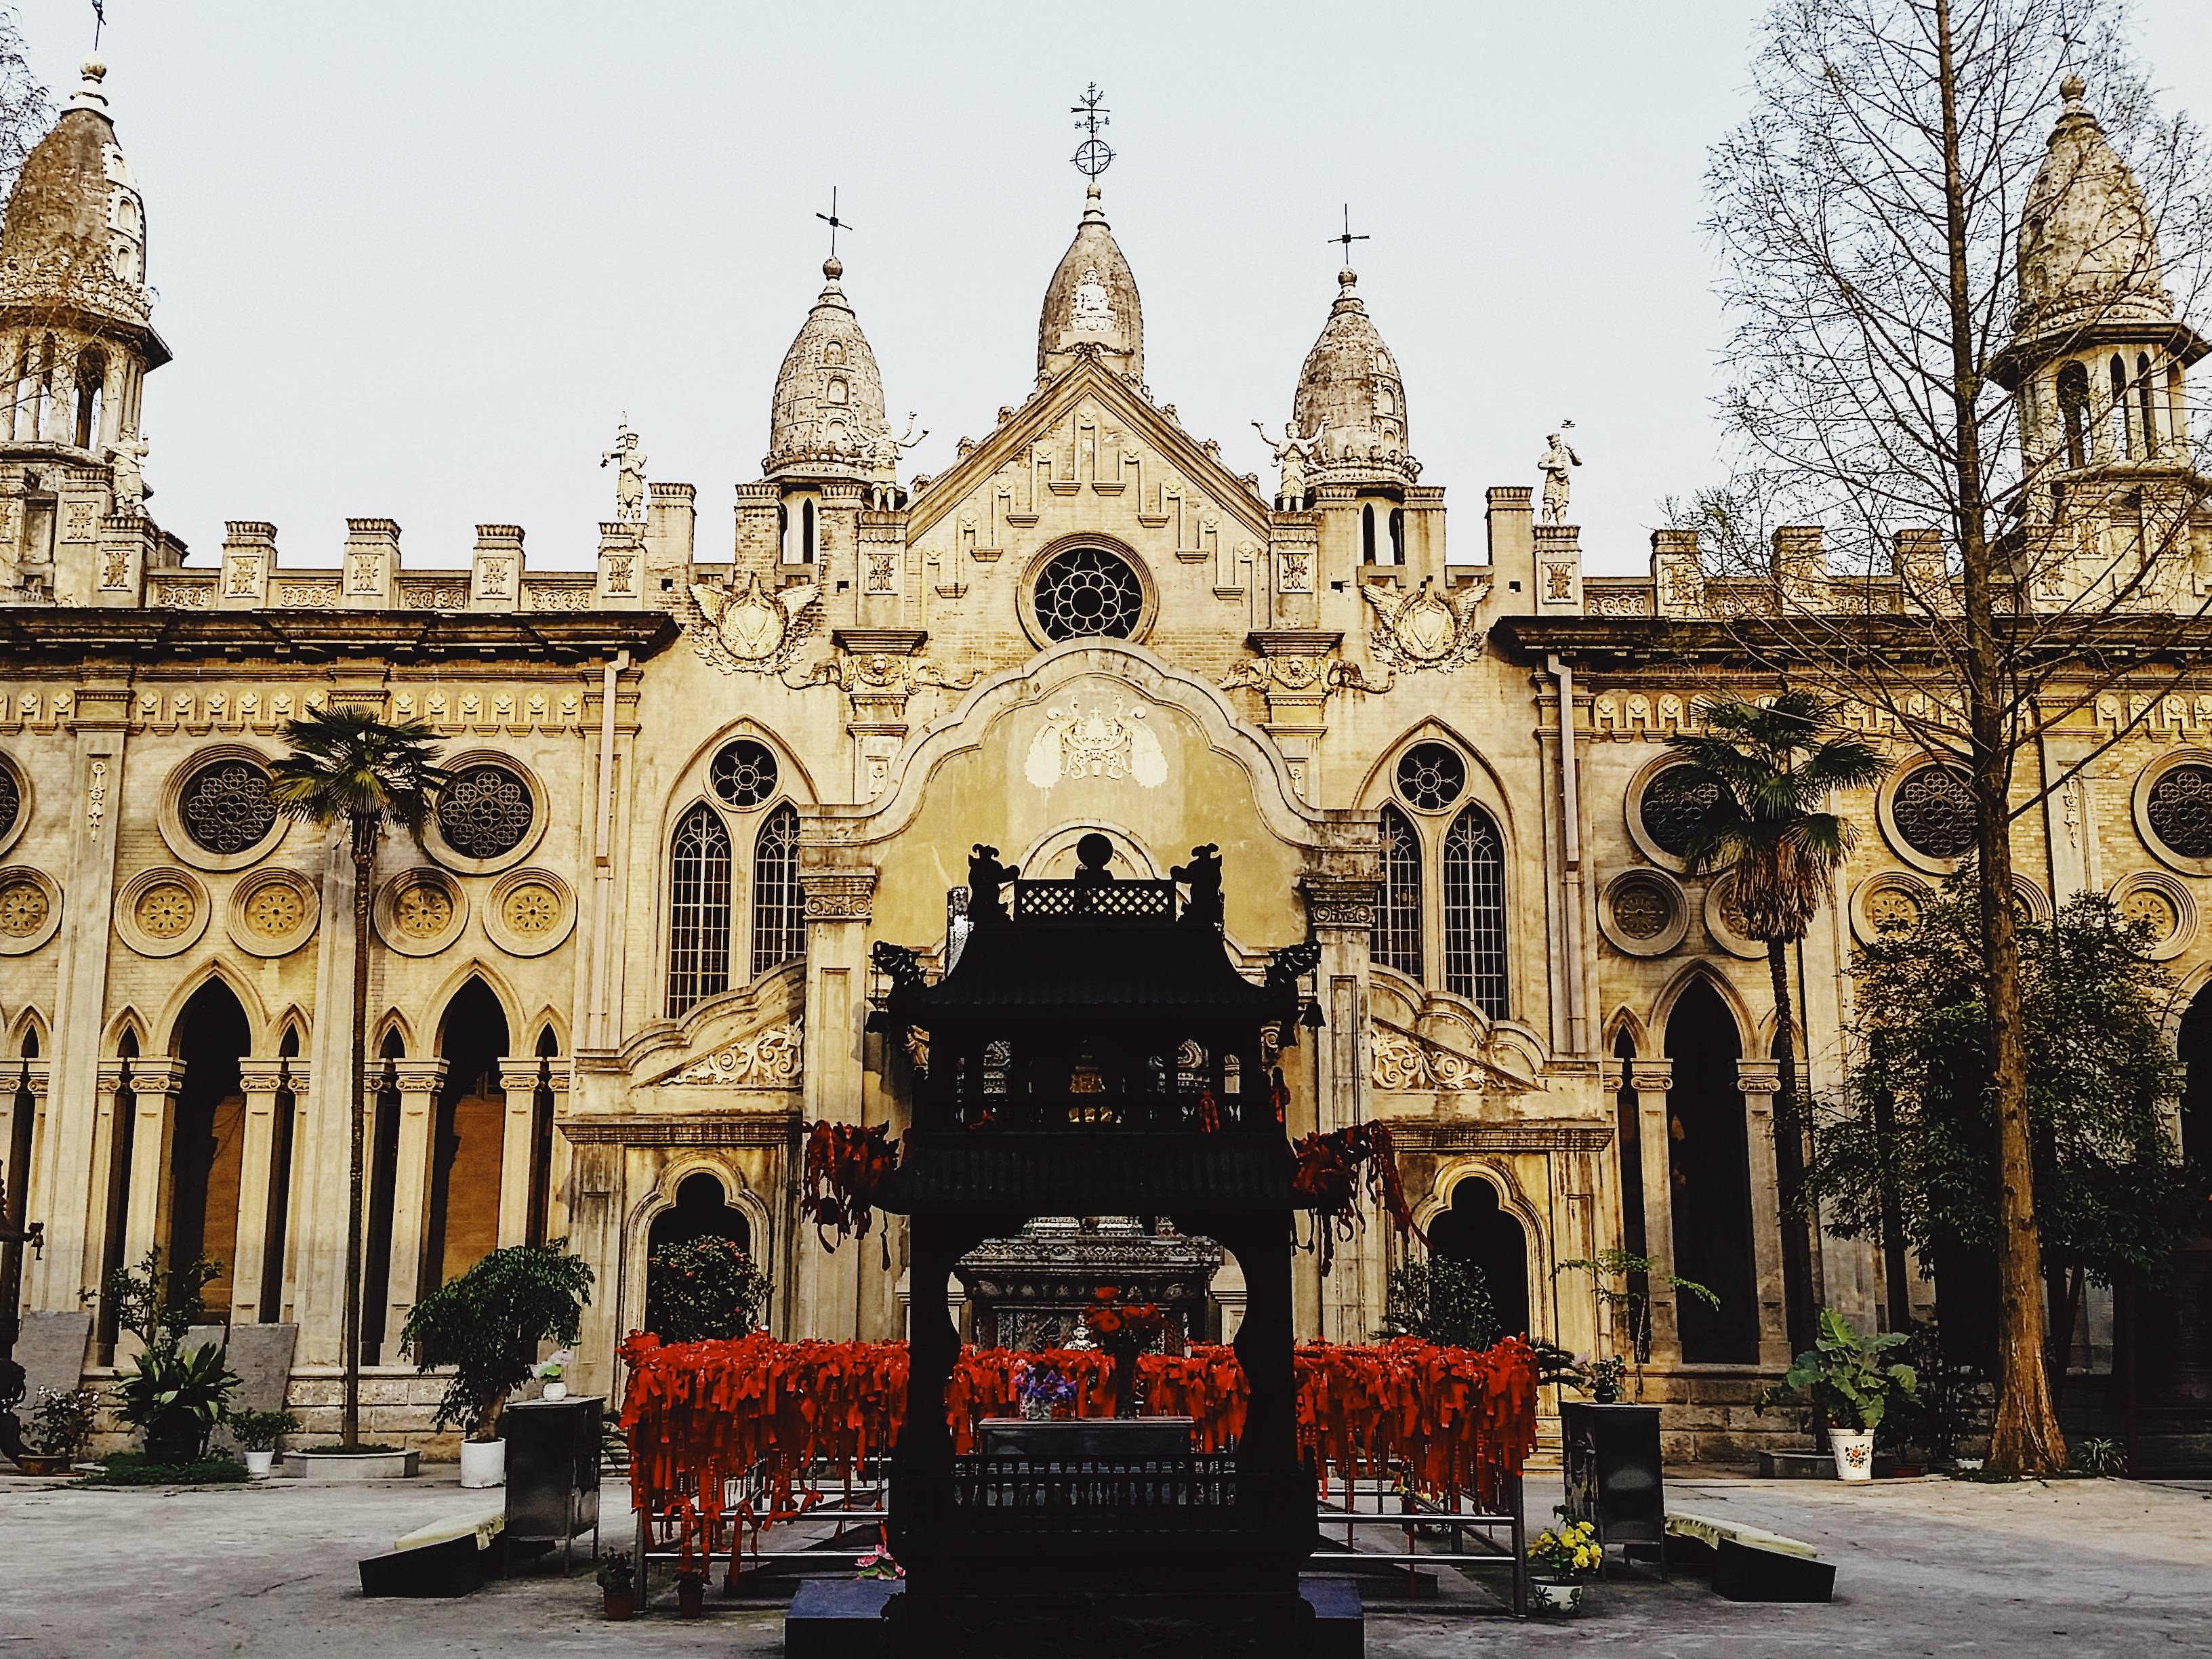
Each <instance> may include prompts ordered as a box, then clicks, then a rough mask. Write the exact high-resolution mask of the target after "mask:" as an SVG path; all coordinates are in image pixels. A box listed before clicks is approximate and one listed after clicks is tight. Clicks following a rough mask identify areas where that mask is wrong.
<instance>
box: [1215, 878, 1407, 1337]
mask: <svg viewBox="0 0 2212 1659" xmlns="http://www.w3.org/2000/svg"><path fill="white" fill-rule="evenodd" d="M1299 885H1300V888H1301V890H1303V892H1304V896H1305V901H1306V917H1307V921H1308V923H1309V925H1310V927H1311V929H1312V933H1311V937H1312V938H1313V939H1314V940H1315V941H1316V943H1318V944H1319V945H1320V946H1321V963H1320V966H1319V967H1317V968H1316V969H1315V970H1314V979H1315V983H1316V987H1317V988H1318V992H1319V995H1320V998H1321V1004H1322V1018H1323V1019H1324V1020H1325V1021H1326V1022H1327V1023H1326V1024H1325V1025H1324V1026H1323V1028H1322V1030H1318V1031H1309V1032H1306V1033H1304V1036H1305V1038H1306V1040H1307V1041H1308V1042H1311V1043H1312V1044H1313V1050H1314V1055H1313V1066H1314V1114H1315V1117H1316V1127H1318V1128H1320V1129H1321V1130H1322V1133H1328V1132H1329V1131H1331V1130H1334V1129H1341V1128H1345V1127H1347V1126H1349V1125H1351V1124H1352V1123H1355V1122H1358V1121H1359V1120H1360V1119H1361V1117H1363V1116H1364V1109H1365V1104H1366V1091H1367V1068H1368V1064H1369V1060H1370V1055H1369V1053H1368V1036H1367V944H1368V939H1369V937H1370V930H1371V929H1372V928H1373V927H1374V925H1375V887H1376V884H1375V882H1374V881H1373V880H1372V879H1371V878H1368V877H1365V876H1352V875H1339V874H1334V873H1331V874H1327V875H1323V874H1320V873H1310V874H1308V875H1306V876H1305V877H1304V878H1302V880H1301V881H1300V883H1299ZM1264 1081H1265V1080H1264V1079H1262V1082H1263V1084H1264ZM1292 1133H1297V1131H1296V1130H1295V1128H1294V1129H1293V1130H1292ZM1390 1236H1391V1234H1390V1224H1389V1218H1388V1217H1385V1216H1371V1217H1370V1218H1369V1225H1367V1226H1365V1227H1364V1228H1362V1229H1361V1230H1360V1231H1358V1233H1357V1234H1355V1235H1354V1236H1353V1237H1352V1238H1349V1239H1345V1240H1340V1241H1339V1243H1338V1245H1337V1252H1336V1262H1335V1265H1334V1267H1332V1268H1331V1269H1330V1271H1329V1273H1328V1276H1327V1277H1326V1278H1325V1279H1322V1281H1321V1307H1320V1310H1319V1311H1320V1315H1321V1328H1320V1330H1319V1331H1318V1333H1317V1334H1318V1335H1320V1337H1321V1338H1322V1340H1324V1341H1328V1342H1364V1341H1365V1340H1367V1338H1368V1336H1369V1335H1370V1334H1371V1333H1372V1332H1373V1331H1374V1329H1375V1328H1376V1326H1377V1325H1379V1324H1381V1323H1382V1322H1383V1297H1384V1293H1385V1291H1384V1287H1385V1282H1386V1280H1387V1279H1388V1276H1389V1243H1387V1241H1388V1240H1389V1237H1390ZM1246 1277H1247V1279H1248V1281H1249V1279H1250V1278H1251V1270H1250V1269H1249V1268H1247V1270H1246ZM1247 1297H1248V1300H1247V1304H1246V1310H1245V1316H1246V1317H1247V1318H1248V1319H1249V1318H1250V1317H1252V1316H1254V1312H1255V1310H1256V1307H1257V1298H1258V1291H1257V1289H1256V1287H1254V1286H1251V1285H1249V1284H1248V1289H1247ZM1302 1334H1303V1333H1302Z"/></svg>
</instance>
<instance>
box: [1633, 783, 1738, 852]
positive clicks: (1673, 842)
mask: <svg viewBox="0 0 2212 1659" xmlns="http://www.w3.org/2000/svg"><path fill="white" fill-rule="evenodd" d="M1720 798H1721V786H1720V783H1719V781H1718V780H1717V779H1716V778H1715V777H1714V776H1713V775H1712V774H1711V773H1710V772H1708V771H1706V770H1705V768H1704V767H1702V766H1691V765H1688V764H1684V765H1681V766H1670V767H1668V769H1666V770H1665V771H1663V772H1662V773H1660V774H1659V775H1657V776H1656V777H1655V778H1653V779H1652V780H1651V781H1650V782H1649V783H1647V784H1645V785H1644V800H1643V805H1641V807H1640V808H1639V809H1638V810H1639V811H1641V813H1642V815H1643V818H1644V834H1645V835H1647V836H1650V837H1651V840H1652V843H1653V844H1654V845H1655V846H1656V847H1657V848H1659V850H1660V851H1662V852H1663V853H1665V854H1668V856H1669V857H1671V858H1680V857H1681V856H1682V854H1685V853H1686V852H1687V851H1688V850H1689V847H1690V837H1691V836H1692V834H1694V833H1695V832H1696V829H1697V827H1698V820H1699V819H1700V818H1702V817H1705V814H1706V813H1707V812H1709V811H1711V810H1712V807H1713V805H1714V803H1716V802H1717V801H1718V800H1719V799H1720Z"/></svg>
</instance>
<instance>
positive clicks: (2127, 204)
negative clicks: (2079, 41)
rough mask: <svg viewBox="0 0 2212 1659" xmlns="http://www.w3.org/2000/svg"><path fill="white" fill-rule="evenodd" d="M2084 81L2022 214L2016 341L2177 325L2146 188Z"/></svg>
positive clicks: (2054, 133)
mask: <svg viewBox="0 0 2212 1659" xmlns="http://www.w3.org/2000/svg"><path fill="white" fill-rule="evenodd" d="M2086 90H2087V88H2085V86H2084V85H2083V83H2082V81H2081V76H2078V75H2069V76H2067V77H2066V78H2065V80H2064V81H2063V82H2061V83H2060V86H2059V92H2060V94H2061V95H2062V96H2063V99H2064V100H2065V104H2064V106H2063V109H2062V110H2061V112H2060V113H2059V117H2058V123H2057V125H2056V126H2055V127H2053V128H2052V129H2051V142H2050V147H2049V149H2048V150H2047V151H2046V153H2045V155H2044V158H2043V165H2042V167H2039V169H2038V170H2037V172H2036V175H2035V182H2034V183H2033V185H2031V186H2030V187H2029V190H2028V192H2027V208H2026V209H2025V210H2024V211H2023V212H2022V214H2021V229H2020V308H2019V310H2018V311H2017V312H2016V313H2015V319H2014V331H2015V336H2016V337H2026V336H2027V335H2030V334H2036V335H2049V334H2051V333H2054V332H2057V331H2064V330H2067V329H2071V328H2079V327H2082V326H2085V325H2087V326H2093V325H2102V324H2113V323H2118V324H2138V325H2139V324H2143V323H2154V324H2156V323H2170V322H2172V320H2173V302H2172V300H2171V299H2170V298H2169V297H2168V296H2167V295H2166V285H2165V283H2164V281H2163V271H2164V265H2163V264H2162V262H2161V261H2160V258H2159V249H2158V234H2157V230H2156V228H2155V227H2154V225H2153V223H2152V222H2151V216H2150V210H2149V207H2148V204H2146V203H2145V201H2144V200H2143V193H2142V185H2139V184H2137V183H2136V176H2135V174H2134V173H2132V172H2131V171H2130V169H2129V167H2128V164H2127V163H2126V162H2125V161H2122V160H2121V159H2120V157H2119V155H2118V153H2117V152H2116V151H2115V150H2114V149H2112V144H2111V143H2110V142H2109V141H2108V140H2107V139H2106V137H2105V131H2104V129H2103V128H2102V127H2100V125H2098V124H2097V118H2096V117H2095V115H2093V114H2092V113H2091V112H2090V111H2089V109H2088V108H2087V106H2086V105H2085V104H2084V103H2083V102H2082V94H2083V93H2084V92H2085V91H2086Z"/></svg>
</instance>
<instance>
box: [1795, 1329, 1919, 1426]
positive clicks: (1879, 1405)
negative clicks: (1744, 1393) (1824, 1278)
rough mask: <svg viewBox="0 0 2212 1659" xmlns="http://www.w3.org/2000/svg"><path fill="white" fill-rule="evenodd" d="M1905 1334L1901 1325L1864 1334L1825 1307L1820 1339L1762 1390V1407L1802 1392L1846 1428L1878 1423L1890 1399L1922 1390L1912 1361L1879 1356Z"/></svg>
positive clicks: (1898, 1343) (1833, 1422)
mask: <svg viewBox="0 0 2212 1659" xmlns="http://www.w3.org/2000/svg"><path fill="white" fill-rule="evenodd" d="M1906 1340H1908V1339H1907V1337H1906V1336H1905V1333H1904V1332H1902V1331H1886V1332H1884V1333H1882V1334H1880V1335H1878V1336H1864V1337H1863V1336H1861V1335H1860V1334H1858V1328H1857V1326H1855V1325H1853V1324H1852V1323H1851V1322H1850V1320H1848V1319H1846V1318H1844V1316H1843V1315H1841V1314H1839V1313H1838V1312H1837V1311H1836V1310H1834V1309H1833V1308H1823V1309H1821V1310H1820V1341H1819V1343H1818V1344H1817V1346H1813V1347H1810V1348H1808V1349H1806V1350H1805V1352H1802V1353H1801V1354H1799V1355H1798V1356H1797V1358H1796V1359H1795V1360H1793V1361H1791V1362H1790V1370H1789V1372H1788V1373H1787V1374H1786V1375H1785V1376H1784V1377H1783V1379H1782V1381H1781V1383H1780V1384H1778V1386H1777V1387H1774V1388H1771V1389H1767V1390H1766V1391H1765V1393H1764V1394H1762V1395H1760V1396H1759V1409H1760V1410H1761V1411H1765V1410H1767V1409H1768V1408H1769V1407H1772V1406H1775V1405H1777V1404H1781V1403H1784V1402H1787V1401H1790V1399H1791V1398H1792V1397H1794V1396H1798V1395H1803V1396H1806V1397H1808V1398H1809V1399H1810V1400H1811V1401H1812V1403H1813V1406H1814V1409H1815V1410H1817V1411H1819V1412H1820V1414H1821V1415H1822V1416H1824V1417H1826V1419H1828V1421H1829V1423H1830V1424H1831V1425H1833V1426H1834V1427H1836V1428H1838V1429H1840V1430H1842V1431H1844V1433H1846V1434H1852V1433H1857V1432H1858V1431H1862V1430H1865V1429H1878V1428H1880V1427H1881V1419H1882V1418H1883V1416H1884V1414H1885V1413H1887V1411H1888V1409H1889V1404H1890V1401H1893V1400H1899V1399H1911V1398H1913V1397H1914V1396H1915V1395H1917V1394H1918V1392H1919V1382H1918V1379H1917V1377H1916V1376H1914V1375H1913V1370H1912V1367H1911V1366H1910V1365H1904V1364H1886V1363H1884V1361H1883V1359H1882V1358H1881V1356H1882V1355H1883V1354H1885V1353H1887V1352H1889V1350H1891V1349H1892V1348H1895V1347H1900V1346H1903V1345H1904V1344H1905V1342H1906Z"/></svg>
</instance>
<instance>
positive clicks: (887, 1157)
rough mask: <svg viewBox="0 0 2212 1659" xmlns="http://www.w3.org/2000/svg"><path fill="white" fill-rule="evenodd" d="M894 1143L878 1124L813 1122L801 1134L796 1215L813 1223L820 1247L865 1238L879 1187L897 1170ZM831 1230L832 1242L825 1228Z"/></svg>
mask: <svg viewBox="0 0 2212 1659" xmlns="http://www.w3.org/2000/svg"><path fill="white" fill-rule="evenodd" d="M898 1152H899V1149H898V1142H896V1140H893V1139H891V1138H890V1130H889V1129H887V1128H885V1127H884V1126H883V1125H881V1124H878V1125H877V1126H876V1127H874V1128H872V1129H864V1128H861V1127H860V1126H859V1125H858V1124H854V1123H826V1122H823V1123H817V1124H816V1125H815V1126H814V1127H813V1128H811V1130H809V1131H808V1132H807V1135H806V1164H805V1174H804V1176H803V1177H802V1179H803V1181H804V1182H805V1193H804V1194H802V1195H801V1196H800V1198H799V1213H800V1214H801V1215H803V1216H805V1218H807V1219H808V1220H809V1221H811V1222H812V1223H813V1224H814V1227H815V1231H817V1233H819V1234H820V1235H821V1237H822V1245H823V1249H836V1246H837V1244H841V1243H844V1241H845V1240H846V1239H848V1238H850V1237H852V1236H853V1235H854V1234H855V1233H858V1234H859V1235H860V1237H863V1238H866V1237H867V1236H868V1228H869V1226H870V1225H872V1223H873V1221H874V1219H875V1207H876V1203H877V1201H878V1198H879V1197H880V1195H881V1194H882V1192H883V1188H884V1182H886V1181H889V1180H890V1176H891V1171H892V1170H896V1168H898ZM832 1228H835V1229H836V1233H837V1237H836V1243H832V1242H831V1240H830V1237H829V1230H830V1229H832Z"/></svg>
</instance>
